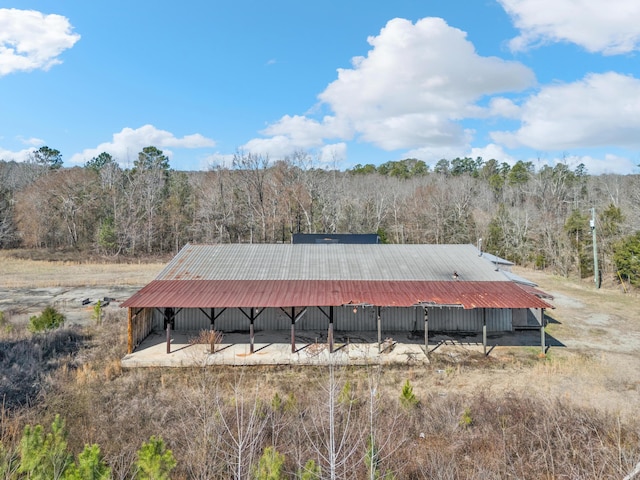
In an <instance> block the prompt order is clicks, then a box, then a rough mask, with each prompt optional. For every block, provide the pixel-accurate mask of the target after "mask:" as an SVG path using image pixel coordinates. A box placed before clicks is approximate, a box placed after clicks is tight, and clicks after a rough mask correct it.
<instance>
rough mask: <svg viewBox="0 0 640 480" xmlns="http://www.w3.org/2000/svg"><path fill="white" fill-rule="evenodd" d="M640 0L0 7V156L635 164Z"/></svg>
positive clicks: (186, 161) (191, 166)
mask: <svg viewBox="0 0 640 480" xmlns="http://www.w3.org/2000/svg"><path fill="white" fill-rule="evenodd" d="M639 51H640V2H638V0H446V1H445V0H422V1H418V0H395V1H394V2H389V1H386V0H385V1H378V0H368V1H360V0H350V1H344V0H342V1H334V0H324V1H322V2H304V1H299V0H298V1H294V0H271V1H269V2H264V1H257V0H256V1H249V0H236V1H233V2H230V1H216V2H211V1H210V2H204V1H191V0H186V1H183V2H162V1H159V2H158V1H155V2H150V1H146V0H136V1H130V0H128V1H120V0H111V1H109V2H105V1H100V0H98V1H91V2H87V1H86V0H83V1H79V0H65V1H62V2H51V1H16V2H13V3H10V4H6V3H5V4H2V3H0V159H4V160H17V161H24V160H26V159H27V158H28V156H29V154H30V152H31V151H32V150H33V149H35V148H38V147H40V146H42V145H48V146H49V147H52V148H56V149H58V150H60V151H61V152H62V154H63V159H64V161H65V166H73V165H83V164H84V163H85V162H86V161H87V160H89V159H91V158H92V157H94V156H97V155H98V154H99V153H101V152H103V151H106V152H108V153H111V154H112V155H113V156H114V157H115V158H116V159H117V160H118V161H119V162H120V163H121V164H122V165H123V166H128V165H131V164H132V162H133V161H134V160H135V158H136V157H137V153H138V152H139V151H140V150H141V149H142V148H143V147H145V146H148V145H154V146H156V147H158V148H160V149H162V150H163V151H164V152H165V153H167V154H168V155H169V157H170V163H171V166H172V167H173V168H175V169H178V170H199V169H207V168H209V167H210V166H212V165H228V164H229V163H230V159H231V157H232V156H233V154H234V153H236V152H239V151H242V152H252V153H256V154H261V155H268V156H269V158H270V159H272V160H278V159H280V158H283V157H285V156H287V155H291V154H292V153H293V152H296V151H304V152H307V153H309V155H310V156H311V158H313V159H314V162H315V164H316V165H317V166H327V167H338V168H341V169H344V168H350V167H352V166H353V165H355V164H358V163H360V164H366V163H373V164H380V163H384V162H386V161H389V160H400V159H403V158H408V157H414V158H419V159H422V160H424V161H426V162H427V163H428V164H430V165H433V164H435V163H436V162H437V161H438V160H439V159H441V158H448V159H452V158H455V157H463V156H471V157H473V158H475V157H478V156H481V157H482V158H484V159H485V160H488V159H490V158H495V159H496V160H498V161H500V162H502V161H505V162H508V163H510V164H513V163H515V162H516V161H518V160H524V161H532V162H533V163H534V165H535V166H536V167H538V168H539V167H540V166H542V165H544V164H549V165H554V164H555V163H556V162H559V161H564V162H566V163H568V164H569V165H570V166H572V167H575V166H577V165H578V164H579V163H584V164H585V165H586V166H587V170H588V172H590V173H592V174H600V173H623V174H627V173H638V172H639V171H640V169H639V168H638V164H640V67H639V62H638V60H639V59H638V54H639Z"/></svg>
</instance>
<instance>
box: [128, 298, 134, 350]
mask: <svg viewBox="0 0 640 480" xmlns="http://www.w3.org/2000/svg"><path fill="white" fill-rule="evenodd" d="M127 353H133V310H132V308H131V307H129V308H127Z"/></svg>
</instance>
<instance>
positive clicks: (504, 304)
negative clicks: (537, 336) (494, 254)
mask: <svg viewBox="0 0 640 480" xmlns="http://www.w3.org/2000/svg"><path fill="white" fill-rule="evenodd" d="M349 304H356V305H359V304H365V305H377V306H393V307H410V306H413V305H419V304H432V305H460V306H462V307H464V308H553V307H552V306H551V305H549V304H548V303H546V302H544V301H543V300H541V299H540V298H538V297H537V296H535V295H531V294H529V293H527V292H526V291H525V290H524V289H522V288H520V287H519V286H518V285H516V284H514V283H511V282H504V281H497V282H462V281H354V280H301V281H298V280H295V281H292V280H154V281H153V282H151V283H150V284H149V285H147V286H146V287H144V288H143V289H142V290H140V291H139V292H137V293H136V294H135V295H133V296H132V297H131V298H129V299H128V300H126V301H125V302H124V303H122V304H121V306H123V307H176V308H197V307H201V308H213V307H215V308H222V307H247V308H248V307H258V308H262V307H292V306H331V305H333V306H338V305H349Z"/></svg>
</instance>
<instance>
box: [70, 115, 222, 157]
mask: <svg viewBox="0 0 640 480" xmlns="http://www.w3.org/2000/svg"><path fill="white" fill-rule="evenodd" d="M150 145H153V146H154V147H157V148H159V149H161V150H163V153H164V154H165V155H167V156H168V157H169V158H171V157H172V156H173V152H172V151H170V150H166V148H167V147H173V148H202V147H213V146H214V145H215V142H214V141H213V140H211V139H209V138H206V137H203V136H202V135H200V134H199V133H196V134H193V135H185V136H184V137H182V138H177V137H175V136H174V135H173V133H171V132H167V131H166V130H159V129H157V128H156V127H154V126H153V125H144V126H142V127H140V128H136V129H133V128H129V127H126V128H123V129H122V131H121V132H119V133H115V134H114V135H113V140H112V141H111V142H105V143H101V144H100V145H98V146H97V147H95V148H88V149H85V150H83V151H82V153H76V154H75V155H73V156H72V157H71V159H70V160H69V163H71V164H72V165H81V164H84V163H85V162H86V161H87V160H90V159H91V158H93V157H96V156H98V155H99V154H100V153H102V152H107V153H109V154H111V155H112V156H113V157H114V158H115V159H116V160H117V161H118V162H119V163H120V164H121V165H131V164H133V162H134V161H135V159H136V158H137V156H138V152H140V151H142V149H143V148H144V147H148V146H150Z"/></svg>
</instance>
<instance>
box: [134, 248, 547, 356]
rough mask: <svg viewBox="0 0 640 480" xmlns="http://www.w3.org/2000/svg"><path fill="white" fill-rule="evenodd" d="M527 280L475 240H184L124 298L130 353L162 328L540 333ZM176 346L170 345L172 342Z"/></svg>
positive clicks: (536, 295) (537, 304) (534, 294)
mask: <svg viewBox="0 0 640 480" xmlns="http://www.w3.org/2000/svg"><path fill="white" fill-rule="evenodd" d="M540 296H541V292H540V291H538V290H536V289H535V288H532V287H531V286H530V285H524V284H522V283H517V282H514V281H512V280H511V279H509V278H507V277H506V276H505V275H504V274H503V272H502V271H500V270H499V269H498V268H497V264H496V263H495V262H491V261H489V260H487V258H486V257H485V256H484V255H483V254H482V253H481V252H480V251H479V250H477V249H476V248H475V247H474V246H473V245H382V244H377V245H375V244H374V245H358V244H269V245H267V244H233V245H231V244H221V245H186V246H185V247H184V248H183V249H182V250H181V251H180V252H179V253H178V255H176V256H175V257H174V258H173V260H172V261H171V262H170V263H169V264H168V265H167V266H166V267H165V268H164V269H163V270H162V272H160V274H159V275H158V277H157V278H156V279H155V280H154V281H152V282H151V283H149V284H148V285H147V286H145V287H144V288H142V289H141V290H140V291H138V292H137V293H136V294H134V295H133V296H132V297H131V298H129V299H128V300H126V301H125V302H124V303H123V304H122V306H123V307H127V308H128V312H129V315H128V318H129V344H128V350H129V353H131V352H133V351H134V349H135V348H136V346H137V345H139V344H140V342H141V341H142V340H143V339H144V338H145V337H146V336H148V335H149V333H150V332H152V331H153V330H154V329H155V330H162V329H166V330H167V338H169V333H170V330H171V329H176V330H180V331H190V332H191V331H193V332H197V331H200V330H203V329H212V330H214V329H215V330H216V331H220V332H238V331H244V332H247V334H248V336H247V341H248V343H250V344H251V352H253V341H254V334H255V332H256V331H259V330H263V331H287V332H288V331H290V335H291V337H290V338H291V345H292V352H293V351H295V335H296V331H310V330H311V331H319V332H324V335H323V338H322V340H323V341H326V342H327V343H328V344H329V350H330V351H333V338H334V332H335V331H347V332H348V331H352V332H355V331H359V332H362V331H372V332H376V331H377V334H378V342H381V341H382V338H383V335H384V334H385V333H386V332H399V331H409V332H414V333H418V334H420V335H424V341H425V346H426V347H427V350H428V337H429V333H430V332H478V333H480V332H482V333H483V334H484V335H483V338H484V343H485V345H486V334H487V332H504V331H512V330H514V329H515V328H518V327H526V326H527V325H529V326H531V325H533V326H534V328H539V329H540V331H541V342H542V347H543V348H544V313H543V312H544V309H545V308H550V307H551V305H550V304H548V303H547V302H545V301H544V300H543V299H542V298H540ZM167 351H169V344H167Z"/></svg>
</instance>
